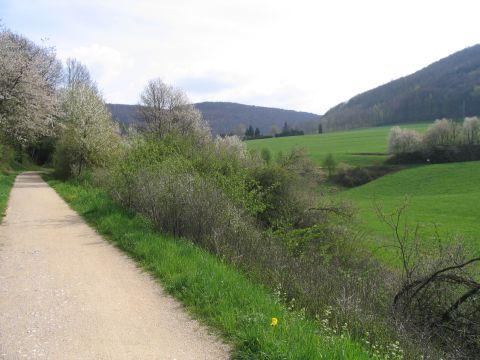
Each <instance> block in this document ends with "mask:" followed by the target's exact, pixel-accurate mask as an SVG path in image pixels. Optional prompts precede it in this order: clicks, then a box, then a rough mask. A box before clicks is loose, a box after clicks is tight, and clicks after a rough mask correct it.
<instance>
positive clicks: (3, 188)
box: [0, 172, 17, 219]
mask: <svg viewBox="0 0 480 360" xmlns="http://www.w3.org/2000/svg"><path fill="white" fill-rule="evenodd" d="M16 176H17V175H16V174H15V173H12V174H5V173H2V172H0V219H1V218H3V216H4V215H5V208H6V207H7V202H8V197H9V195H10V190H11V189H12V186H13V182H14V181H15V177H16Z"/></svg>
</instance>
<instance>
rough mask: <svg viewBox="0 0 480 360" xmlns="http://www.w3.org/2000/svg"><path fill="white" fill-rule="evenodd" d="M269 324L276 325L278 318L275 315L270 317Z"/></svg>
mask: <svg viewBox="0 0 480 360" xmlns="http://www.w3.org/2000/svg"><path fill="white" fill-rule="evenodd" d="M270 325H272V326H277V325H278V319H277V318H276V317H272V323H271V324H270Z"/></svg>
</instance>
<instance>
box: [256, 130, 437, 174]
mask: <svg viewBox="0 0 480 360" xmlns="http://www.w3.org/2000/svg"><path fill="white" fill-rule="evenodd" d="M427 126H428V124H427V123H419V124H409V125H402V127H405V128H409V129H415V130H418V131H423V130H425V129H426V128H427ZM391 127H392V126H390V125H389V126H381V127H374V128H368V129H360V130H350V131H339V132H333V133H325V134H314V135H303V136H289V137H281V138H271V139H259V140H250V141H247V146H248V148H249V149H251V150H261V149H263V148H268V149H270V150H271V151H272V152H273V153H277V152H280V151H289V150H291V149H294V148H303V149H305V150H307V151H308V153H309V155H310V157H311V158H312V160H313V161H314V162H315V163H316V164H317V165H321V164H322V161H323V160H324V159H325V156H326V155H327V154H329V153H331V154H333V156H334V158H335V160H336V161H337V162H339V163H345V164H349V165H354V166H366V165H375V164H380V163H382V162H383V161H385V159H386V158H387V154H386V152H387V137H388V133H389V131H390V128H391Z"/></svg>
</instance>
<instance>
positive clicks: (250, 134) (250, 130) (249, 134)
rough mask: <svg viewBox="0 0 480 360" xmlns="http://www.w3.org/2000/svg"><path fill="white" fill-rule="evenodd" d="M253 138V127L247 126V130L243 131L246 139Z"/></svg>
mask: <svg viewBox="0 0 480 360" xmlns="http://www.w3.org/2000/svg"><path fill="white" fill-rule="evenodd" d="M254 136H255V130H253V126H252V125H249V126H248V129H247V130H246V131H245V137H246V138H253V137H254Z"/></svg>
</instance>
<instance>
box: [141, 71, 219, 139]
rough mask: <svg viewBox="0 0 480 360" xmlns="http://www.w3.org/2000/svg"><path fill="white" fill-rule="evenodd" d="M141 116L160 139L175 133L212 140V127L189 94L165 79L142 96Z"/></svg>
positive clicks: (156, 82) (151, 83)
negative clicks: (167, 82)
mask: <svg viewBox="0 0 480 360" xmlns="http://www.w3.org/2000/svg"><path fill="white" fill-rule="evenodd" d="M139 109H140V110H139V112H140V116H141V118H142V119H143V121H144V122H145V124H146V125H147V129H148V130H149V131H150V132H151V133H154V134H156V135H157V136H158V137H160V138H161V137H164V136H165V135H167V134H169V133H172V132H175V133H178V134H179V135H182V136H187V135H190V136H194V137H196V138H200V139H202V140H207V139H210V138H211V134H210V127H209V126H208V123H207V122H206V121H205V120H204V119H203V118H202V115H201V113H200V112H199V111H198V110H197V109H196V108H195V107H194V106H193V105H192V104H191V103H190V101H189V100H188V98H187V96H186V94H185V93H184V92H183V91H182V90H180V89H176V88H174V87H173V86H171V85H167V84H165V83H164V82H163V81H162V80H161V79H154V80H150V81H149V82H148V84H147V86H146V87H145V89H144V90H143V92H142V94H141V95H140V107H139Z"/></svg>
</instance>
